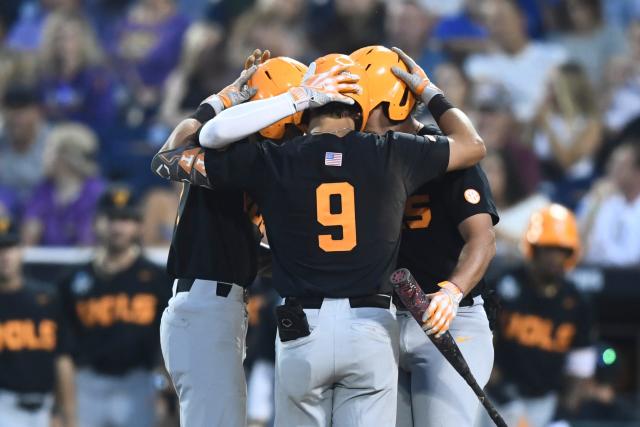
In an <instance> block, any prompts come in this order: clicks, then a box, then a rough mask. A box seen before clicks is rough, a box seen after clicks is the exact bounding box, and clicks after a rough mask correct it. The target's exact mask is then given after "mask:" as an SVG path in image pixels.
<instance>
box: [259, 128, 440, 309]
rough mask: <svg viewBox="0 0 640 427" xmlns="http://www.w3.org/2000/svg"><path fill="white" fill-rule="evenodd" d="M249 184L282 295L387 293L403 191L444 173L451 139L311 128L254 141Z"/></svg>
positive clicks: (401, 208) (397, 240) (392, 266)
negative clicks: (260, 163) (280, 141)
mask: <svg viewBox="0 0 640 427" xmlns="http://www.w3.org/2000/svg"><path fill="white" fill-rule="evenodd" d="M261 149H262V150H263V154H262V157H263V158H264V160H265V166H264V170H263V174H264V176H263V179H264V182H262V183H260V185H259V186H258V188H257V190H256V197H257V198H258V203H259V204H260V206H261V208H262V209H263V212H264V216H265V220H266V224H267V233H268V235H269V242H270V245H271V248H272V250H273V253H274V282H275V286H276V287H277V288H278V290H279V291H280V293H281V294H283V295H285V296H301V295H318V296H325V297H351V296H363V295H371V294H375V293H390V291H391V289H390V288H389V285H388V277H389V274H390V273H391V272H392V270H393V269H394V267H395V263H396V259H397V254H398V248H399V236H400V228H401V223H402V215H403V211H404V206H405V202H406V198H407V195H408V194H409V193H410V192H412V191H413V190H414V189H415V188H416V187H417V186H418V185H420V184H422V183H424V182H426V181H427V180H428V179H431V178H433V177H436V176H438V175H440V174H441V173H443V172H444V171H445V169H446V166H447V163H448V155H449V147H448V144H446V143H445V144H438V143H429V142H428V141H426V140H425V139H424V138H421V137H415V136H413V135H406V134H392V133H389V134H387V135H385V136H376V135H372V134H364V133H360V132H351V133H349V134H347V135H346V136H344V137H342V138H340V137H338V136H336V135H333V134H328V133H324V134H318V135H308V136H303V137H299V138H296V139H293V140H291V141H288V142H287V143H285V144H284V145H282V146H276V145H274V144H270V143H263V144H262V145H261Z"/></svg>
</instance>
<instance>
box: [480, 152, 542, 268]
mask: <svg viewBox="0 0 640 427" xmlns="http://www.w3.org/2000/svg"><path fill="white" fill-rule="evenodd" d="M516 165H517V166H516ZM482 167H483V169H484V171H485V173H486V174H487V179H488V180H489V185H490V186H491V192H492V194H493V199H494V200H495V203H496V206H497V208H498V212H500V222H499V223H498V224H497V225H496V226H495V231H496V253H497V254H498V255H501V256H505V257H513V256H514V254H517V253H518V247H519V245H520V242H521V239H522V235H523V234H524V232H525V230H526V228H527V223H528V221H529V217H530V216H531V213H532V212H534V211H535V210H536V209H540V208H541V207H543V206H546V205H547V204H548V203H549V199H548V198H547V197H546V196H544V195H542V194H539V193H533V194H529V195H527V193H526V192H525V191H524V188H523V187H522V185H521V182H520V178H519V177H518V174H517V172H516V170H517V168H519V167H520V164H519V163H515V162H514V161H513V160H511V159H510V158H509V155H508V153H507V151H506V150H492V151H490V152H489V153H488V154H487V157H485V158H484V160H483V161H482Z"/></svg>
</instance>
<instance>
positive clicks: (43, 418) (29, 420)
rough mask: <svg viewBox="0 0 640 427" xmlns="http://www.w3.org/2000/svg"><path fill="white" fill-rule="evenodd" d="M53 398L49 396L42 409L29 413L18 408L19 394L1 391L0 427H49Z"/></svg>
mask: <svg viewBox="0 0 640 427" xmlns="http://www.w3.org/2000/svg"><path fill="white" fill-rule="evenodd" d="M52 406H53V396H51V395H47V396H46V397H45V399H44V405H42V408H40V409H38V410H35V411H28V410H26V409H23V408H20V407H19V406H18V394H17V393H15V392H12V391H9V390H0V427H49V425H50V423H51V407H52Z"/></svg>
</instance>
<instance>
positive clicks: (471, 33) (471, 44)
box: [422, 0, 489, 61]
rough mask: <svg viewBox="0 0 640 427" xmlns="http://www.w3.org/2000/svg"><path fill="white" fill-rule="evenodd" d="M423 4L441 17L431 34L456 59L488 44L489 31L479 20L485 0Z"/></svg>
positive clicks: (431, 1) (480, 49)
mask: <svg viewBox="0 0 640 427" xmlns="http://www.w3.org/2000/svg"><path fill="white" fill-rule="evenodd" d="M422 4H423V5H424V7H425V8H426V9H427V10H428V11H429V12H430V13H433V14H435V15H436V16H438V17H439V21H438V23H437V25H436V26H435V28H434V29H433V33H432V34H431V37H432V38H433V39H434V41H435V42H436V43H438V44H440V45H441V46H442V49H443V50H445V51H446V52H447V53H448V54H449V56H450V57H452V58H454V59H455V60H456V61H458V60H462V59H463V58H464V57H466V56H467V55H468V54H470V53H476V52H478V51H482V50H484V49H485V48H486V47H487V41H488V38H489V37H488V36H489V34H488V31H487V29H486V28H485V27H483V26H482V25H481V24H480V22H479V21H480V20H479V19H478V18H479V17H480V15H481V13H480V11H481V8H482V5H483V2H465V1H459V0H456V1H448V2H442V1H433V0H430V1H423V2H422Z"/></svg>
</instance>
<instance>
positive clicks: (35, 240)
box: [23, 123, 105, 246]
mask: <svg viewBox="0 0 640 427" xmlns="http://www.w3.org/2000/svg"><path fill="white" fill-rule="evenodd" d="M46 146H47V148H46V153H45V170H46V179H45V180H44V181H43V182H42V183H41V184H40V185H39V186H38V187H37V188H36V189H35V191H34V193H33V196H32V197H31V200H30V201H29V202H28V203H27V205H26V207H25V213H24V224H23V240H24V242H25V243H26V244H27V245H48V246H70V245H90V244H92V243H93V241H94V233H93V218H94V214H95V209H96V203H97V200H98V198H99V197H100V195H101V193H102V191H103V190H104V186H105V184H104V182H103V181H102V179H101V178H99V177H98V167H97V164H96V161H95V158H94V156H95V154H96V150H97V148H98V141H97V138H96V135H95V134H94V133H93V132H92V131H91V130H90V129H89V128H87V127H85V126H83V125H80V124H74V123H66V124H60V125H58V126H56V127H55V128H53V129H52V131H51V133H50V134H49V137H48V138H47V143H46Z"/></svg>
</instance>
